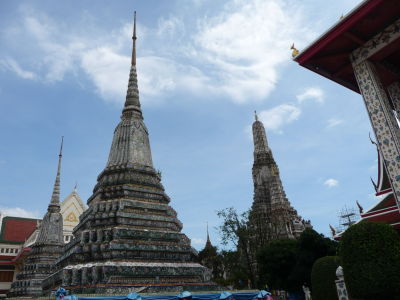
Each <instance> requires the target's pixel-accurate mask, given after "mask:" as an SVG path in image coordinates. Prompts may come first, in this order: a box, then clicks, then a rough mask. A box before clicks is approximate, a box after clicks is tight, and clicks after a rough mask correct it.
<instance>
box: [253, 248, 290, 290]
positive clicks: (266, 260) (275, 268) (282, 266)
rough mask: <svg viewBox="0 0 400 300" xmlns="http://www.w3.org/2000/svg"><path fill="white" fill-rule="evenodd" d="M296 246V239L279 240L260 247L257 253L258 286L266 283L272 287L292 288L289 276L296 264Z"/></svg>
mask: <svg viewBox="0 0 400 300" xmlns="http://www.w3.org/2000/svg"><path fill="white" fill-rule="evenodd" d="M297 247H298V243H297V241H296V240H280V241H273V242H271V243H269V244H268V245H267V246H265V247H263V248H262V249H260V251H259V252H258V255H257V262H258V267H259V278H260V287H263V286H265V284H267V285H268V287H269V288H272V289H282V290H286V291H291V290H293V283H292V282H291V281H290V280H289V276H290V274H291V273H292V270H293V267H294V265H295V264H296V255H297Z"/></svg>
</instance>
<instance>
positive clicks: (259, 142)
mask: <svg viewBox="0 0 400 300" xmlns="http://www.w3.org/2000/svg"><path fill="white" fill-rule="evenodd" d="M255 119H256V120H255V121H254V123H253V142H254V153H260V152H268V151H269V147H268V142H267V135H266V133H265V128H264V125H263V123H262V122H260V121H258V116H257V112H255Z"/></svg>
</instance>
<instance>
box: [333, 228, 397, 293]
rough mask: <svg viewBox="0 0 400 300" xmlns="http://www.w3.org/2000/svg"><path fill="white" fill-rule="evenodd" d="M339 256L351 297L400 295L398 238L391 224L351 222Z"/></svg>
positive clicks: (343, 238)
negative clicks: (351, 224)
mask: <svg viewBox="0 0 400 300" xmlns="http://www.w3.org/2000/svg"><path fill="white" fill-rule="evenodd" d="M339 256H340V258H341V261H342V267H343V272H344V278H345V282H346V286H347V289H348V292H349V294H350V296H351V297H352V298H362V299H400V238H399V235H398V234H397V232H396V231H395V230H394V229H393V228H392V227H391V226H390V225H386V224H382V223H372V222H369V223H367V222H365V223H359V224H356V225H353V226H351V227H350V228H349V229H347V230H346V231H345V232H344V234H343V236H342V240H341V242H340V246H339Z"/></svg>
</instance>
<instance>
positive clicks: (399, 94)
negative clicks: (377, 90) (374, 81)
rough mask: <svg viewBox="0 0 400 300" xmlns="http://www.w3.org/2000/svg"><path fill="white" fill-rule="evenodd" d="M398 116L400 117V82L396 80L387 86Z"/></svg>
mask: <svg viewBox="0 0 400 300" xmlns="http://www.w3.org/2000/svg"><path fill="white" fill-rule="evenodd" d="M387 90H388V92H389V95H390V99H391V100H392V103H393V106H394V110H395V111H396V113H397V117H398V118H400V82H399V81H396V82H394V83H392V84H391V85H389V86H388V87H387Z"/></svg>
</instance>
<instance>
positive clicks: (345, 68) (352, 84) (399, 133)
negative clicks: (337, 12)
mask: <svg viewBox="0 0 400 300" xmlns="http://www.w3.org/2000/svg"><path fill="white" fill-rule="evenodd" d="M399 16H400V5H399V1H398V0H365V1H363V2H361V3H360V5H359V6H357V7H356V8H355V9H354V10H352V11H351V12H350V13H349V14H347V15H346V16H344V17H343V18H341V19H340V20H339V21H338V23H337V24H335V25H334V26H332V27H331V28H330V29H329V30H328V31H327V32H325V33H324V34H322V35H321V36H320V37H319V38H317V39H316V40H315V41H314V42H313V43H312V44H311V45H309V46H308V47H307V48H306V49H304V50H303V51H301V52H300V53H298V54H297V55H296V53H294V56H295V61H296V62H298V63H299V64H300V65H301V66H303V67H305V68H307V69H309V70H311V71H313V72H315V73H317V74H319V75H321V76H324V77H326V78H328V79H330V80H332V81H334V82H336V83H338V84H340V85H342V86H344V87H346V88H349V89H351V90H353V91H354V92H356V93H359V94H361V96H362V99H363V100H364V103H365V107H366V110H367V113H368V116H369V119H370V121H371V125H372V129H373V131H374V134H375V137H376V141H377V145H378V149H379V153H380V155H381V157H382V160H381V161H382V163H383V167H384V170H385V171H386V174H387V179H388V180H387V181H388V183H389V185H390V187H391V191H392V193H391V195H390V197H389V194H388V195H387V196H386V197H385V199H386V198H387V199H386V200H387V201H389V200H390V199H392V200H390V201H394V202H391V203H389V204H388V206H389V207H391V208H393V206H394V205H392V204H396V206H397V208H399V197H400V128H399V125H398V121H397V119H396V115H397V117H398V116H399V113H400V18H399ZM389 207H386V204H385V207H384V208H385V209H386V208H389ZM377 208H378V207H377ZM381 208H383V207H381V206H379V209H381ZM398 213H399V211H398V209H397V214H398ZM364 216H365V217H367V215H366V214H365V213H364ZM377 216H378V215H377V214H376V217H377ZM370 219H371V218H370Z"/></svg>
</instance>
